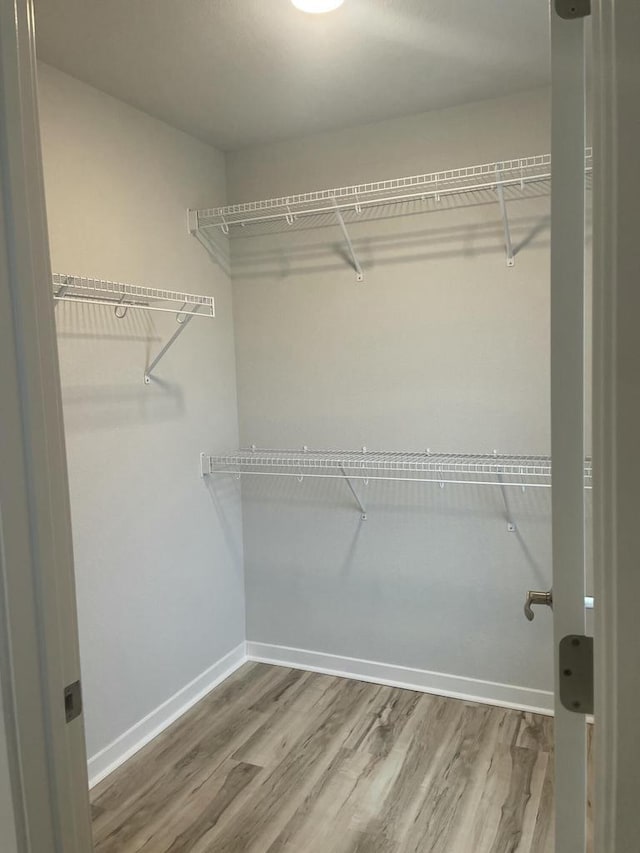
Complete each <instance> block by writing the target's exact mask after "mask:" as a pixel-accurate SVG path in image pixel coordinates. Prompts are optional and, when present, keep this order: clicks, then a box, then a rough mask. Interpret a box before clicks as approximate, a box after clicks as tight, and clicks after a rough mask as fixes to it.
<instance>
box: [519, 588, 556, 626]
mask: <svg viewBox="0 0 640 853" xmlns="http://www.w3.org/2000/svg"><path fill="white" fill-rule="evenodd" d="M534 604H544V605H545V607H551V608H553V590H551V589H550V590H549V592H540V591H539V590H535V589H530V590H529V592H528V593H527V600H526V601H525V603H524V615H525V616H526V617H527V619H528V620H529V622H531V620H532V619H533V617H534V616H535V614H534V612H533V605H534Z"/></svg>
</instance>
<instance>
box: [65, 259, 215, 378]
mask: <svg viewBox="0 0 640 853" xmlns="http://www.w3.org/2000/svg"><path fill="white" fill-rule="evenodd" d="M52 286H53V298H54V300H55V304H58V303H59V302H80V303H84V304H88V305H107V306H110V307H111V308H113V309H114V313H115V316H116V317H117V318H118V319H119V320H124V318H125V317H126V315H127V312H128V311H129V309H130V308H132V309H135V310H138V309H144V310H146V311H162V312H165V313H171V314H175V318H176V323H177V324H178V328H177V329H176V330H175V332H174V333H173V334H172V335H171V337H170V338H169V340H168V341H167V342H166V343H165V344H164V346H163V347H162V349H161V350H160V352H159V353H158V354H157V355H156V356H155V358H154V359H153V360H152V361H151V362H150V364H149V365H147V367H146V369H145V371H144V382H145V384H147V385H148V384H150V382H151V379H152V377H153V371H154V369H155V368H156V367H157V365H158V363H159V362H160V360H161V359H162V358H163V357H164V356H165V355H166V353H167V352H168V350H169V349H170V348H171V346H172V345H173V344H174V343H175V341H176V340H177V339H178V337H179V336H180V335H181V334H182V332H183V331H184V329H185V328H186V327H187V325H188V324H189V323H190V321H191V320H192V319H193V318H194V317H208V318H212V317H215V306H214V301H213V297H212V296H201V295H199V294H195V293H181V292H178V291H174V290H160V289H158V288H154V287H145V286H142V285H137V284H125V283H123V282H119V281H108V280H105V279H99V278H87V277H85V276H77V275H65V274H62V273H54V274H53V277H52Z"/></svg>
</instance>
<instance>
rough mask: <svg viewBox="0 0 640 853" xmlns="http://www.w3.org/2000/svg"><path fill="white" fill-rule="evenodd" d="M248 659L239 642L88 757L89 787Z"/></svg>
mask: <svg viewBox="0 0 640 853" xmlns="http://www.w3.org/2000/svg"><path fill="white" fill-rule="evenodd" d="M246 660H247V656H246V644H245V643H240V645H239V646H236V648H235V649H232V650H231V651H230V652H229V653H228V654H226V655H225V656H224V657H223V658H220V660H219V661H216V663H214V664H213V666H210V667H209V668H208V669H206V670H205V671H204V672H203V673H201V674H200V675H199V676H197V678H194V679H193V681H191V682H190V683H189V684H186V685H185V686H184V687H182V688H181V689H180V690H178V692H177V693H175V694H174V695H173V696H171V698H169V699H167V701H166V702H163V703H162V705H159V706H158V707H157V708H156V709H155V710H154V711H152V712H151V713H150V714H147V716H146V717H144V718H143V719H142V720H140V721H139V722H137V723H136V724H135V725H134V726H132V727H131V728H130V729H129V730H128V731H126V732H124V734H121V735H120V736H119V737H117V738H116V739H115V740H114V741H112V742H111V743H110V744H109V745H108V746H106V747H105V748H104V749H101V750H100V752H98V753H96V754H95V755H93V756H91V758H90V759H89V762H88V765H89V787H90V788H93V786H94V785H97V784H98V782H101V781H102V779H104V778H105V777H106V776H108V775H109V774H110V773H112V772H113V771H114V770H115V769H116V768H117V767H119V766H120V765H121V764H123V763H124V762H125V761H126V760H127V759H128V758H130V757H131V756H132V755H133V754H134V753H136V752H137V751H138V750H139V749H142V747H143V746H145V744H147V743H149V741H150V740H153V738H154V737H156V736H157V735H159V734H160V732H162V731H164V729H166V728H167V727H168V726H170V725H171V723H173V722H175V720H177V719H178V717H180V716H182V714H184V713H185V711H188V710H189V708H191V707H192V706H193V705H195V704H196V702H199V701H200V699H202V698H203V697H204V696H206V695H207V693H209V692H210V691H211V690H213V688H214V687H217V686H218V684H220V683H221V682H223V681H224V680H225V678H228V677H229V676H230V675H231V674H232V673H233V672H235V671H236V669H238V667H240V666H242V664H243V663H245V662H246Z"/></svg>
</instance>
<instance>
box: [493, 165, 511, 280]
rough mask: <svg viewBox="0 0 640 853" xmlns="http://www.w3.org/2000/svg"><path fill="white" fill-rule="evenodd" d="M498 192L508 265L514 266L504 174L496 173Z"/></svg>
mask: <svg viewBox="0 0 640 853" xmlns="http://www.w3.org/2000/svg"><path fill="white" fill-rule="evenodd" d="M496 180H497V183H496V192H497V194H498V203H499V204H500V213H501V214H502V227H503V228H504V247H505V251H506V253H507V266H508V267H512V266H514V264H515V257H514V254H513V244H512V242H511V228H510V227H509V216H508V214H507V203H506V201H505V199H504V187H503V186H502V183H501V181H502V175H501V173H500V172H498V173H496Z"/></svg>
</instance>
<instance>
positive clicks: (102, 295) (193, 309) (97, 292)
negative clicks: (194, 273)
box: [53, 273, 215, 317]
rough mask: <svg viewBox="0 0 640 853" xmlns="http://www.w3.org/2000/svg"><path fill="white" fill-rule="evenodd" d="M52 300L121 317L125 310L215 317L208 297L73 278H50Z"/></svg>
mask: <svg viewBox="0 0 640 853" xmlns="http://www.w3.org/2000/svg"><path fill="white" fill-rule="evenodd" d="M53 298H54V299H56V300H62V301H66V302H84V303H88V304H90V305H110V306H111V307H112V308H114V309H116V310H117V312H118V313H117V315H116V316H118V317H124V316H125V313H126V311H127V310H128V309H129V308H136V309H138V308H144V309H145V310H147V311H165V312H168V313H171V314H176V315H180V316H182V315H184V314H189V313H194V314H195V315H196V316H199V317H215V309H214V302H213V297H212V296H200V295H198V294H195V293H179V292H177V291H173V290H158V289H157V288H154V287H143V286H141V285H137V284H124V283H123V282H120V281H107V280H103V279H98V278H86V277H84V276H77V275H63V274H61V273H54V275H53Z"/></svg>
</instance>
